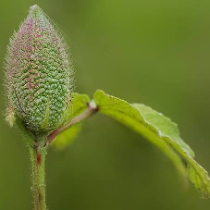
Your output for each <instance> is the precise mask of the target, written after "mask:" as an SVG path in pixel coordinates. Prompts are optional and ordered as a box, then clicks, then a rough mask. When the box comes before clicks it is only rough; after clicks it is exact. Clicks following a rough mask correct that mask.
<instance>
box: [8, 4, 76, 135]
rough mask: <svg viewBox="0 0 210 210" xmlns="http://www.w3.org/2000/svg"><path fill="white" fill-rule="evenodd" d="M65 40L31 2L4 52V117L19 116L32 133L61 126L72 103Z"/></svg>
mask: <svg viewBox="0 0 210 210" xmlns="http://www.w3.org/2000/svg"><path fill="white" fill-rule="evenodd" d="M68 57H69V56H68V52H67V47H66V45H65V42H64V40H63V38H62V36H61V35H60V34H59V32H58V31H57V30H56V29H55V27H54V25H53V24H52V22H51V21H50V20H49V19H48V18H47V16H46V15H45V13H44V12H43V11H42V9H41V8H40V7H39V6H37V5H34V6H32V7H31V8H30V10H29V13H28V16H27V18H26V19H25V21H24V22H23V23H22V24H21V26H20V28H19V30H18V32H17V33H15V34H14V35H13V37H12V38H11V40H10V44H9V46H8V51H7V56H6V89H7V96H8V107H9V108H7V110H9V112H8V111H7V112H8V115H7V117H6V118H7V121H8V122H9V123H10V124H11V125H12V124H13V122H12V120H14V119H15V117H16V118H18V119H20V120H21V121H22V122H23V123H24V124H25V125H26V127H27V129H28V130H30V131H31V132H34V133H43V132H49V131H51V130H54V129H56V128H58V127H59V126H61V125H62V124H63V122H64V117H65V112H66V111H67V109H68V108H69V106H70V105H71V95H72V91H73V70H72V63H71V62H70V61H69V59H68Z"/></svg>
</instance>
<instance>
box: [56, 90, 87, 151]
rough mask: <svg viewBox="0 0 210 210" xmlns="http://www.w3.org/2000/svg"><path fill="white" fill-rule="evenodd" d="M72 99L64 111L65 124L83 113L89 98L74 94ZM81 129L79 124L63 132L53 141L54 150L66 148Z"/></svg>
mask: <svg viewBox="0 0 210 210" xmlns="http://www.w3.org/2000/svg"><path fill="white" fill-rule="evenodd" d="M73 98H74V100H73V102H72V104H71V106H70V107H69V109H68V110H67V111H66V115H65V123H67V122H69V121H70V120H71V119H72V118H73V117H75V116H77V115H79V114H80V113H82V112H83V111H85V110H86V109H87V103H88V102H89V101H90V99H89V97H88V96H87V95H85V94H79V93H74V95H73ZM81 127H82V126H81V123H79V124H76V125H73V126H71V127H70V128H68V129H67V130H65V131H63V132H62V133H60V134H59V135H58V136H56V138H55V139H54V140H53V143H52V146H53V147H55V148H56V149H64V148H66V147H67V146H68V145H70V144H71V143H72V142H73V140H74V139H75V138H76V137H77V135H78V133H79V132H80V130H81Z"/></svg>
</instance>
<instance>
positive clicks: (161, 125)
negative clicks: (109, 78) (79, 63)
mask: <svg viewBox="0 0 210 210" xmlns="http://www.w3.org/2000/svg"><path fill="white" fill-rule="evenodd" d="M94 100H95V102H96V104H97V106H98V107H99V112H100V113H103V114H105V115H108V116H110V117H112V118H114V119H116V120H117V121H119V122H121V123H123V124H124V125H126V126H128V127H130V128H131V129H133V130H135V131H136V132H138V133H140V134H141V135H142V136H144V137H145V138H146V139H148V140H149V141H150V142H151V143H153V144H154V145H156V146H157V147H158V148H159V149H161V150H162V152H164V153H165V155H166V156H168V157H169V158H170V159H171V161H172V162H173V164H174V165H175V166H176V168H177V169H178V170H179V171H180V172H181V173H182V174H183V175H185V176H186V175H187V176H188V177H189V179H190V180H191V182H192V183H193V184H194V185H195V187H196V188H197V189H198V190H199V191H200V192H201V194H202V196H203V197H210V179H209V177H208V174H207V172H206V171H205V170H204V169H203V168H202V167H201V166H200V165H199V164H198V163H197V162H195V160H194V159H193V157H194V153H193V151H192V150H191V148H190V147H189V146H188V145H187V144H186V143H185V142H184V141H183V140H182V139H181V137H180V134H179V130H178V128H177V125H176V124H175V123H173V122H172V121H171V120H170V119H169V118H167V117H165V116H163V115H162V114H161V113H158V112H156V111H154V110H152V109H151V108H150V107H147V106H145V105H142V104H133V105H132V104H129V103H127V102H126V101H124V100H121V99H119V98H116V97H114V96H110V95H108V94H106V93H104V92H103V91H101V90H98V91H96V93H95V95H94Z"/></svg>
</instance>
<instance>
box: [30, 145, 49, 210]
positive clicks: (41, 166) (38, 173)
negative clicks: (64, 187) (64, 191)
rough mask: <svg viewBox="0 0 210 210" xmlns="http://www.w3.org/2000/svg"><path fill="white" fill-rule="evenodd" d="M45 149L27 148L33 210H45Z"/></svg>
mask: <svg viewBox="0 0 210 210" xmlns="http://www.w3.org/2000/svg"><path fill="white" fill-rule="evenodd" d="M46 150H47V148H46V147H39V146H37V147H29V151H30V159H31V167H32V193H33V203H34V210H46V209H47V207H46V199H45V189H46V184H45V156H46V154H47V151H46Z"/></svg>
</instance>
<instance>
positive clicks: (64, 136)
mask: <svg viewBox="0 0 210 210" xmlns="http://www.w3.org/2000/svg"><path fill="white" fill-rule="evenodd" d="M80 130H81V124H76V125H73V126H71V127H70V128H69V129H67V130H65V131H64V132H62V133H60V134H59V135H58V136H56V137H55V139H54V140H53V142H52V146H53V147H54V148H56V149H59V150H61V149H65V148H66V147H67V146H69V145H70V144H71V143H72V142H73V140H74V139H75V138H76V137H77V136H78V133H79V132H80Z"/></svg>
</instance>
